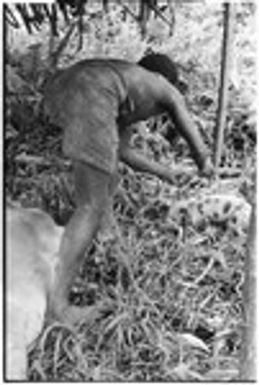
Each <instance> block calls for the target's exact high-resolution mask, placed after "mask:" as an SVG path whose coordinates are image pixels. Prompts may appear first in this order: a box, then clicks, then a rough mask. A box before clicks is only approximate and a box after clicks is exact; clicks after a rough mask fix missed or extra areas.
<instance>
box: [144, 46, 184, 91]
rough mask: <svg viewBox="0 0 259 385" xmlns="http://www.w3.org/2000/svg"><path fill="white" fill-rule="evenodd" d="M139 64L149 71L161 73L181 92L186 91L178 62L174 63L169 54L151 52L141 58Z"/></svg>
mask: <svg viewBox="0 0 259 385" xmlns="http://www.w3.org/2000/svg"><path fill="white" fill-rule="evenodd" d="M137 64H138V65H140V66H141V67H144V68H146V69H147V70H149V71H153V72H158V73H160V74H161V75H163V76H164V77H165V78H166V79H167V80H168V81H169V82H170V83H171V84H173V85H174V86H175V87H176V88H178V89H179V90H180V91H181V92H185V91H186V90H184V89H183V84H182V82H181V81H180V80H179V73H178V69H177V64H176V63H174V62H173V61H172V60H171V59H170V58H169V57H168V56H167V55H164V54H160V53H150V54H147V55H146V56H144V57H143V58H142V59H140V60H139V62H138V63H137Z"/></svg>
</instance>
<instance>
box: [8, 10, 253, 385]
mask: <svg viewBox="0 0 259 385" xmlns="http://www.w3.org/2000/svg"><path fill="white" fill-rule="evenodd" d="M96 7H97V8H98V7H99V6H98V4H97V3H96ZM254 8H255V7H254V6H253V5H250V4H247V5H242V4H238V5H237V6H236V16H235V34H234V41H233V55H232V56H233V57H232V71H231V76H230V97H229V106H228V117H227V123H226V130H225V141H224V144H225V146H224V152H223V159H222V164H224V165H229V166H235V167H237V168H239V169H240V170H241V175H240V176H239V177H238V178H231V179H230V178H225V179H224V180H221V181H219V182H218V183H217V184H215V183H214V182H213V183H212V182H207V181H204V180H199V179H198V178H197V177H196V176H194V177H193V178H191V179H190V178H189V179H188V178H187V180H186V178H185V176H184V175H183V176H182V177H179V178H178V179H177V180H176V183H175V185H173V186H169V185H168V184H166V183H162V182H160V181H158V180H157V179H156V178H154V177H151V176H145V175H142V174H137V173H134V172H133V171H132V170H130V169H129V168H127V167H126V166H124V165H121V168H120V169H121V175H122V178H121V182H120V185H119V188H118V191H117V193H116V196H115V199H114V204H113V208H114V216H115V218H116V223H117V225H116V223H115V222H114V221H113V220H111V221H112V222H108V223H113V226H112V230H110V231H108V230H107V226H106V229H104V230H105V231H103V232H102V233H101V234H100V235H99V236H98V239H97V240H96V241H95V242H94V244H93V247H92V249H91V250H90V253H89V254H88V255H87V256H86V260H85V264H84V266H82V269H81V272H80V275H79V277H78V282H76V283H75V286H74V288H73V290H72V293H71V300H72V301H74V302H76V303H78V304H80V305H88V306H90V305H91V306H95V307H96V308H98V309H100V314H99V316H98V317H97V319H92V320H82V324H81V325H80V326H79V327H78V329H77V330H76V332H75V333H71V331H69V330H67V329H66V328H65V327H64V326H63V325H48V327H46V329H45V331H44V332H43V335H42V336H41V338H40V339H39V341H38V344H37V345H35V347H34V348H32V349H31V351H30V354H29V371H28V375H29V378H30V379H33V380H36V379H37V380H39V379H41V380H49V381H50V380H57V379H58V380H66V381H69V380H81V381H82V380H98V381H103V380H105V381H115V380H122V381H140V380H146V381H179V380H185V381H191V380H203V381H213V380H229V379H232V380H233V379H236V378H237V376H238V368H239V365H240V362H239V353H240V349H241V331H242V330H241V329H242V317H241V316H242V306H243V303H242V282H243V279H244V274H243V263H244V258H245V252H246V249H245V243H246V235H247V225H248V217H249V204H248V203H247V200H251V199H253V198H254V191H255V157H256V154H255V145H256V121H255V115H256V103H255V100H256V87H257V84H256V77H255V72H256V55H255V51H256V49H255V46H256V28H255V10H254ZM93 11H94V10H93ZM175 15H176V24H175V28H174V34H173V36H171V37H170V36H169V35H168V26H167V25H166V24H165V23H163V22H162V21H161V20H159V19H157V18H154V17H152V18H150V20H149V21H148V30H147V35H146V36H145V37H144V38H143V36H141V34H140V30H139V26H138V24H137V23H136V21H135V20H134V19H133V18H131V17H130V16H129V15H128V16H127V18H126V20H125V19H123V17H122V10H121V7H120V6H119V5H117V4H116V3H114V4H113V3H112V4H111V5H110V9H109V12H108V13H104V12H97V16H95V17H93V16H91V15H86V16H85V17H84V40H83V47H82V49H81V50H78V37H77V36H76V33H74V35H72V37H71V39H70V43H69V44H68V46H67V47H66V50H65V51H64V52H63V54H62V56H61V57H60V61H59V66H60V67H63V66H67V65H70V64H72V63H73V62H75V61H78V60H80V59H83V58H87V57H94V56H99V57H100V56H103V57H107V56H112V57H119V58H125V59H128V60H130V61H137V60H139V59H140V58H141V57H142V56H143V54H144V53H145V52H146V50H147V49H150V48H152V50H154V51H158V52H165V53H167V54H168V55H169V56H170V57H171V58H172V59H173V60H174V61H175V62H176V63H177V65H178V68H179V72H180V76H181V78H182V79H183V80H184V81H185V83H186V85H187V91H186V93H185V97H186V102H187V104H188V107H189V109H190V111H191V113H192V114H193V118H194V120H195V122H196V124H198V126H199V128H200V129H201V131H202V133H203V135H204V137H205V138H206V141H207V142H208V144H209V145H210V146H211V144H212V131H213V127H214V124H215V114H216V109H217V89H218V85H219V84H218V83H219V70H220V69H219V65H220V44H221V36H222V9H221V6H220V5H216V4H213V5H207V4H206V5H205V4H204V3H201V4H200V3H195V4H193V3H190V4H186V3H181V4H178V3H176V5H175ZM66 28H67V27H66V25H65V24H64V23H63V22H62V20H61V21H60V23H59V30H60V31H61V36H62V34H64V33H65V30H66ZM6 32H7V42H6V52H5V54H6V56H5V57H6V66H5V71H6V97H5V105H6V122H5V164H6V177H5V189H6V195H7V196H8V197H11V198H12V199H15V200H18V201H20V202H21V204H22V205H23V206H28V207H31V206H37V207H41V208H42V209H44V210H45V211H47V212H49V213H50V214H51V215H52V216H53V217H54V218H55V220H56V221H57V222H58V223H59V224H65V223H66V222H67V220H68V218H69V217H70V215H71V213H72V211H73V209H74V199H73V194H74V192H73V187H72V186H73V183H72V172H71V164H70V161H69V160H68V159H65V158H64V157H63V155H62V152H61V147H60V139H61V135H62V132H61V131H60V130H58V129H57V128H56V127H53V126H49V125H48V124H47V122H46V119H45V117H44V116H43V115H42V113H41V104H40V101H41V88H42V83H43V78H44V74H45V71H46V68H47V66H48V64H47V63H48V54H49V42H50V36H49V28H48V25H47V24H46V25H43V26H42V30H41V31H40V32H37V33H34V34H33V35H28V33H27V32H26V31H25V30H24V31H23V30H22V29H19V30H14V29H12V28H10V27H7V28H6ZM56 40H58V39H56ZM35 44H39V45H38V46H37V45H36V46H35ZM55 44H56V45H57V44H58V41H56V42H54V45H55ZM32 45H34V47H33V46H32ZM167 124H170V123H169V122H168V121H164V120H163V119H159V120H157V121H156V122H155V121H154V120H150V121H149V122H147V123H141V124H140V128H142V130H141V129H140V130H136V134H135V136H134V138H133V142H134V144H135V146H136V147H138V148H139V149H141V151H142V152H144V153H145V154H146V155H147V156H148V157H150V158H153V159H156V160H160V161H161V162H165V163H168V165H169V166H173V165H174V164H175V163H177V164H178V163H180V164H185V163H186V162H190V161H191V160H190V159H189V158H188V155H189V152H188V148H187V146H186V144H185V143H184V142H183V140H181V139H179V138H176V143H175V146H174V148H172V147H170V146H168V145H167V144H166V143H165V141H164V140H163V139H162V137H161V136H160V135H159V134H158V133H153V132H152V131H153V128H154V127H158V128H160V129H161V126H162V125H167ZM222 197H223V198H222ZM108 214H109V213H108ZM109 218H110V217H109ZM109 220H110V219H109ZM104 227H105V226H104ZM125 261H126V262H125ZM125 263H126V264H129V265H130V269H131V271H132V276H130V275H129V273H128V269H125V268H124V267H123V265H124V264H125Z"/></svg>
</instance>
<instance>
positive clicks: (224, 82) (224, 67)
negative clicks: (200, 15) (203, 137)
mask: <svg viewBox="0 0 259 385" xmlns="http://www.w3.org/2000/svg"><path fill="white" fill-rule="evenodd" d="M232 36H233V9H232V5H231V4H230V3H224V31H223V42H222V51H221V52H222V54H221V58H222V60H221V74H220V88H219V95H218V100H219V104H218V112H217V123H216V126H215V130H214V138H215V140H214V165H215V171H216V173H217V170H218V167H219V164H220V160H221V154H222V147H223V137H224V126H225V122H226V115H227V102H228V85H229V72H230V65H231V45H232Z"/></svg>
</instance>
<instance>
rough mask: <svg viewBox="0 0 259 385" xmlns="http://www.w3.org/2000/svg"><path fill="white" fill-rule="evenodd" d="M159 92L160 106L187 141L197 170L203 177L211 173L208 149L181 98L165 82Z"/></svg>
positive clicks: (179, 94)
mask: <svg viewBox="0 0 259 385" xmlns="http://www.w3.org/2000/svg"><path fill="white" fill-rule="evenodd" d="M160 92H161V96H160V100H161V101H160V104H161V106H162V108H163V109H165V110H166V111H167V112H168V114H169V116H170V117H171V119H172V120H173V122H174V123H175V127H176V129H177V130H178V132H179V134H180V135H182V137H184V139H185V140H186V141H187V143H188V145H189V147H190V150H191V153H192V155H193V158H194V160H195V162H196V164H197V166H198V168H199V170H200V171H201V172H202V173H204V174H205V175H207V174H210V173H212V170H213V167H212V165H211V162H210V158H209V151H208V148H207V147H206V145H205V143H204V141H203V139H202V137H201V134H200V132H199V130H198V128H197V126H196V125H195V124H194V122H193V121H192V119H191V116H190V114H189V112H188V110H187V108H186V105H185V101H184V98H183V96H182V95H181V93H180V92H179V91H178V90H177V89H176V88H175V87H173V86H172V85H170V84H169V83H168V82H167V81H164V82H163V84H162V86H161V88H160Z"/></svg>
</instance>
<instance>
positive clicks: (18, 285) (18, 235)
mask: <svg viewBox="0 0 259 385" xmlns="http://www.w3.org/2000/svg"><path fill="white" fill-rule="evenodd" d="M6 229H7V234H6V244H7V249H6V292H5V295H6V301H5V303H6V332H7V335H6V379H7V380H25V379H26V371H27V348H28V346H29V345H30V344H31V343H32V342H33V341H34V340H35V339H36V338H37V337H38V336H39V334H40V333H41V331H42V328H43V325H44V319H45V315H46V310H47V300H48V293H49V291H50V289H51V287H52V285H53V283H54V278H55V266H56V263H57V257H56V255H57V253H58V250H59V244H60V239H61V235H62V233H63V229H62V228H61V227H59V226H57V225H56V224H55V222H54V221H53V220H52V219H51V217H50V216H49V215H47V214H46V213H44V212H43V211H41V210H38V209H23V208H20V207H18V206H16V205H14V204H9V205H8V207H7V213H6Z"/></svg>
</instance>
